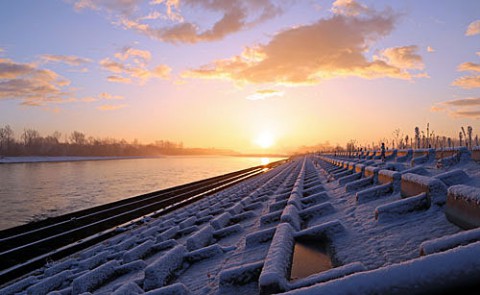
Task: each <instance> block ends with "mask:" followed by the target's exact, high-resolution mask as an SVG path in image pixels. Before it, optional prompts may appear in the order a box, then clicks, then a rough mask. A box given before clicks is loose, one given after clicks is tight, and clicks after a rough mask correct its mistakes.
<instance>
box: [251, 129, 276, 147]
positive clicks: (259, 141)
mask: <svg viewBox="0 0 480 295" xmlns="http://www.w3.org/2000/svg"><path fill="white" fill-rule="evenodd" d="M254 142H255V144H256V145H258V146H259V147H261V148H262V149H268V148H270V147H272V146H273V145H274V144H275V138H274V136H273V134H272V133H270V132H262V133H260V134H258V135H257V137H256V138H255V141H254Z"/></svg>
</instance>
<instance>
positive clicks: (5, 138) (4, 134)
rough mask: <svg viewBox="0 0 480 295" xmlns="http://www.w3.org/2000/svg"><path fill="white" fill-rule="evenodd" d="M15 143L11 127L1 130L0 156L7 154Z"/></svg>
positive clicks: (7, 126)
mask: <svg viewBox="0 0 480 295" xmlns="http://www.w3.org/2000/svg"><path fill="white" fill-rule="evenodd" d="M13 143H14V133H13V130H12V128H11V127H10V125H6V126H5V127H3V128H0V154H6V153H8V151H9V150H10V148H11V146H12V144H13Z"/></svg>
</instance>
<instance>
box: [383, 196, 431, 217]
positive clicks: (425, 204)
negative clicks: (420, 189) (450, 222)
mask: <svg viewBox="0 0 480 295" xmlns="http://www.w3.org/2000/svg"><path fill="white" fill-rule="evenodd" d="M429 207H430V200H429V199H428V197H427V194H426V193H421V194H419V195H418V196H414V197H410V198H406V199H402V200H398V201H394V202H391V203H388V204H385V205H381V206H378V207H377V208H376V209H375V219H377V220H379V221H382V220H385V219H388V218H401V217H402V215H404V214H407V213H411V212H415V211H421V210H427V209H428V208H429Z"/></svg>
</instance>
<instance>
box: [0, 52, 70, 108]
mask: <svg viewBox="0 0 480 295" xmlns="http://www.w3.org/2000/svg"><path fill="white" fill-rule="evenodd" d="M69 84H70V81H69V80H66V79H65V78H63V77H61V76H60V75H58V74H57V73H55V72H54V71H51V70H48V69H40V68H38V67H37V66H36V65H34V64H25V63H17V62H14V61H12V60H10V59H4V58H0V99H18V100H21V101H22V104H23V105H28V106H41V105H45V104H46V103H49V102H59V101H62V100H64V99H65V96H66V95H67V94H68V93H67V92H66V90H64V89H63V88H64V87H66V86H68V85H69Z"/></svg>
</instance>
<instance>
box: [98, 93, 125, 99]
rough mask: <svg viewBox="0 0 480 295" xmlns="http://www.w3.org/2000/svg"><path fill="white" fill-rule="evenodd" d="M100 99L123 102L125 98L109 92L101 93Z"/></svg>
mask: <svg viewBox="0 0 480 295" xmlns="http://www.w3.org/2000/svg"><path fill="white" fill-rule="evenodd" d="M99 98H100V99H106V100H121V99H124V97H123V96H120V95H112V94H110V93H108V92H102V93H100V95H99Z"/></svg>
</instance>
